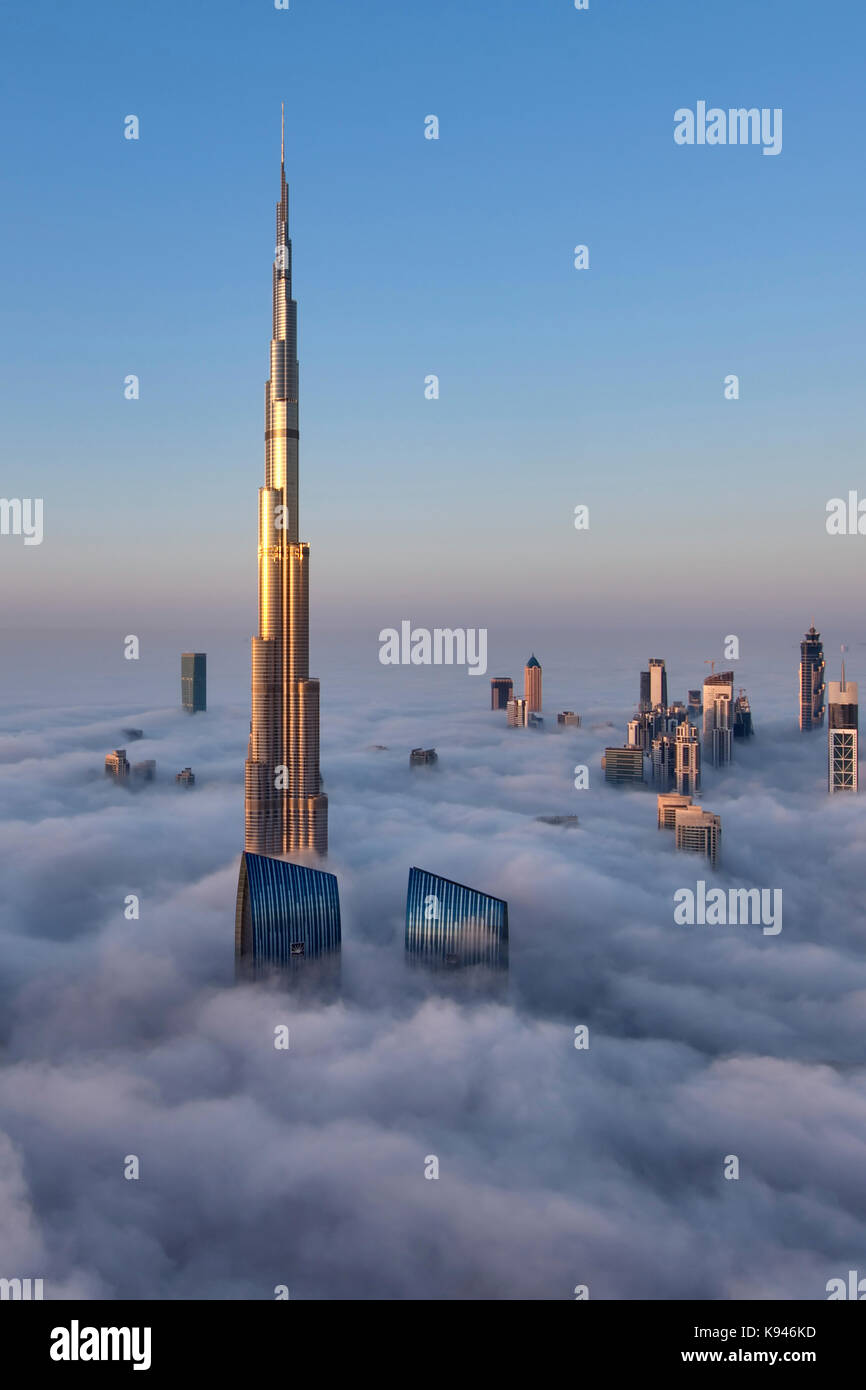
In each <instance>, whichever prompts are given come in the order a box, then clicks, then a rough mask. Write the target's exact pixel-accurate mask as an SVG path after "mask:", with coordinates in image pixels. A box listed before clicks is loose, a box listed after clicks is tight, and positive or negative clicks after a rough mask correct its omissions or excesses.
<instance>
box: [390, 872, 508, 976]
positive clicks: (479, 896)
mask: <svg viewBox="0 0 866 1390" xmlns="http://www.w3.org/2000/svg"><path fill="white" fill-rule="evenodd" d="M406 955H407V958H408V959H409V960H410V961H412V962H413V963H414V962H423V963H424V964H426V965H431V966H436V967H442V968H444V967H451V968H454V967H466V966H472V965H481V966H488V967H492V968H493V969H497V970H507V968H508V904H507V903H506V902H503V900H502V899H501V898H492V897H490V895H489V894H488V893H479V892H478V891H477V890H476V889H474V888H467V887H466V885H465V884H463V883H455V882H453V881H452V880H451V879H450V878H440V877H439V875H438V874H431V873H428V872H427V870H426V869H417V868H411V869H410V870H409V888H408V892H407V894H406Z"/></svg>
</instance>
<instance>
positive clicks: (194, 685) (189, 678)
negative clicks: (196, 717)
mask: <svg viewBox="0 0 866 1390" xmlns="http://www.w3.org/2000/svg"><path fill="white" fill-rule="evenodd" d="M180 693H181V699H182V700H183V707H184V709H185V710H187V711H188V712H189V713H190V714H200V713H201V712H202V711H203V710H206V709H207V653H206V652H183V654H182V655H181V658H180Z"/></svg>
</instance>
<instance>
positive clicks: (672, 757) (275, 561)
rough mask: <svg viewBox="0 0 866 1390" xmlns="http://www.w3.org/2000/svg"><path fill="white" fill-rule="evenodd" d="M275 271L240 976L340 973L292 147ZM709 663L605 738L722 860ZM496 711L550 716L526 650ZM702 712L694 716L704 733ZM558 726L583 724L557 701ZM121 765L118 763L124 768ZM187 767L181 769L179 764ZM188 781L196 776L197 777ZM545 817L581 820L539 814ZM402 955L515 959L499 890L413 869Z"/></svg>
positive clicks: (849, 741) (841, 770) (622, 765)
mask: <svg viewBox="0 0 866 1390" xmlns="http://www.w3.org/2000/svg"><path fill="white" fill-rule="evenodd" d="M276 227H277V237H276V254H275V259H274V265H273V272H272V276H273V279H272V319H273V328H272V338H271V349H270V376H269V378H268V381H267V384H266V389H265V482H264V486H263V487H262V488H260V490H259V509H258V518H259V521H258V570H259V623H258V629H259V630H258V634H257V635H256V636H255V637H254V638H253V639H252V654H251V655H252V660H251V666H252V683H251V684H252V699H251V705H252V708H251V719H250V739H249V752H248V757H247V761H246V773H245V848H244V852H243V854H242V856H241V866H240V875H239V879H238V892H237V905H236V918H235V950H236V958H237V963H238V970H239V972H240V973H243V974H246V973H252V974H253V975H255V974H260V973H262V972H263V971H269V970H273V969H279V970H280V971H283V972H288V973H289V974H292V973H295V972H297V971H298V970H299V969H300V968H301V967H302V965H303V967H304V969H306V968H307V963H311V962H315V963H317V964H318V965H319V966H320V967H322V968H324V969H325V970H326V971H327V972H329V973H331V974H334V973H335V972H336V973H338V970H339V955H340V950H341V944H342V935H341V916H340V896H339V888H338V884H337V879H336V877H335V876H334V875H333V874H330V873H327V872H325V871H324V870H323V869H321V868H317V867H314V866H313V865H312V864H309V863H297V862H293V861H292V860H290V859H289V857H288V856H290V855H293V856H298V855H301V856H304V855H310V856H313V857H316V858H320V859H321V858H322V857H323V856H324V855H325V854H326V853H327V848H328V801H327V797H326V796H325V793H324V790H323V783H322V776H321V772H320V768H319V683H318V681H317V680H315V679H313V678H311V677H310V674H309V574H310V547H309V545H308V544H307V543H306V542H304V541H301V540H300V539H299V515H298V443H299V429H298V396H299V389H298V388H299V383H298V358H297V305H296V302H295V300H294V299H293V297H292V248H291V240H290V238H289V200H288V187H287V184H286V170H285V148H284V141H283V142H281V158H280V198H279V202H278V203H277V223H276ZM710 666H711V672H710V674H709V675H708V676H707V677H706V679H705V680H704V682H703V690H702V691H701V690H690V691H689V693H688V703H687V704H683V703H681V702H679V701H674V702H672V703H671V702H669V698H668V683H667V671H666V667H665V662H664V660H662V659H661V658H660V657H653V658H651V659H650V661H649V662H648V664H647V670H646V671H642V672H641V674H640V693H639V700H638V710H637V713H636V715H635V717H634V718H633V719H631V720H630V721H629V725H628V740H627V743H626V744H625V745H623V746H622V747H621V748H613V747H611V748H607V749H605V754H604V757H603V759H602V766H603V768H604V773H605V779H606V780H607V781H608V782H611V783H615V784H617V783H618V784H628V783H631V784H634V783H643V782H644V781H645V774H644V767H645V762H648V763H649V767H650V775H651V780H652V782H653V784H654V785H655V787H656V789H657V792H658V824H659V828H660V829H670V830H673V831H674V834H675V840H676V846H677V848H678V849H681V850H685V851H689V852H692V853H699V854H701V855H703V856H704V857H706V858H707V859H708V860H709V861H710V862H711V863H712V864H716V862H717V860H718V855H719V843H720V838H721V820H720V817H719V816H717V815H714V814H713V813H712V812H708V811H704V810H703V809H702V808H701V807H699V806H697V805H695V804H694V798H695V797H697V796H698V795H699V793H700V790H701V766H702V762H703V763H704V764H705V765H706V764H709V765H711V766H712V767H715V768H722V767H725V766H726V765H727V764H728V763H729V762H730V761H731V758H732V744H733V740H734V739H736V738H741V739H747V738H749V737H750V736H751V735H752V732H753V728H752V715H751V708H750V705H749V701H748V697H747V695H746V692H745V691H744V690H742V689H741V690H740V691H739V692H738V694H737V695H736V696H735V694H734V673H733V672H732V671H719V672H716V670H715V664H714V663H710ZM182 684H183V703H184V707H185V708H186V709H189V710H190V711H195V710H198V709H204V708H205V707H206V706H205V656H204V653H195V652H187V653H184V655H183V658H182ZM824 694H825V681H824V657H823V648H822V645H821V640H820V634H819V633H818V632H816V630H815V628H814V626H812V627H811V628H810V630H809V632H808V633H807V634H806V636H805V638H804V640H803V642H802V644H801V663H800V727H801V728H802V729H804V730H808V729H814V728H818V727H820V726H821V725H822V723H823V720H824V713H825V703H824ZM490 702H491V708H492V709H494V710H504V711H505V712H506V717H507V723H508V725H509V726H511V727H532V726H536V727H540V726H541V724H542V723H543V719H542V715H541V710H542V668H541V664H540V662H539V661H538V659H537V658H536V657H535V655H534V654H533V655H532V656H531V657H530V658H529V660H528V661H527V663H526V666H525V668H524V683H523V695H522V696H517V695H515V693H514V683H513V681H512V679H511V677H509V676H495V677H493V679H492V680H491V682H490ZM827 705H828V708H829V729H828V735H829V755H828V756H829V783H830V791H831V792H835V791H842V790H855V791H856V789H857V717H858V709H857V685H856V683H855V682H851V681H847V680H846V677H845V667H844V662H843V666H842V678H841V681H839V682H831V683H830V685H829V689H828V691H827ZM698 719H700V720H701V727H700V731H699V729H698V722H697V721H698ZM557 722H558V723H559V724H560V725H562V726H572V727H575V726H579V724H580V716H579V715H576V714H575V713H574V712H573V711H571V710H564V711H562V712H561V713H560V714H559V715H558V716H557ZM435 760H436V753H435V750H433V749H423V748H416V749H413V750H412V751H411V753H410V765H411V766H416V765H417V766H420V765H430V764H431V763H434V762H435ZM124 768H125V771H124ZM106 771H107V772H110V773H111V775H115V776H119V777H124V776H128V771H129V764H128V762H127V760H126V756H125V752H124V750H122V749H117V750H115V752H114V753H113V754H110V755H109V758H108V759H106ZM185 771H186V772H189V769H186V770H185ZM190 780H191V778H190ZM547 819H549V820H551V821H552V823H555V824H560V823H564V822H569V823H571V822H576V817H552V818H547ZM405 950H406V955H407V958H408V959H409V960H411V961H413V962H424V963H425V964H427V965H429V966H432V967H435V968H453V967H467V966H482V967H485V968H486V969H488V970H492V971H493V972H495V973H501V972H502V971H504V970H505V969H507V965H508V906H507V904H506V903H505V902H504V901H503V900H502V899H499V898H496V897H493V896H491V895H490V894H485V893H480V892H478V891H477V890H476V889H473V888H469V887H467V886H466V885H465V884H460V883H457V882H456V881H454V880H451V879H446V878H443V877H441V876H439V875H436V874H433V873H431V872H429V871H428V870H424V869H420V868H417V867H413V868H411V869H410V871H409V883H408V887H407V894H406V922H405Z"/></svg>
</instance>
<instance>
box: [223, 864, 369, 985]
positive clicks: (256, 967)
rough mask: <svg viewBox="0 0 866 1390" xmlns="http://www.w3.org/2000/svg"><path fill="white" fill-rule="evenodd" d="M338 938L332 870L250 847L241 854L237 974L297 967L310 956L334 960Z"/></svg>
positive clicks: (337, 896)
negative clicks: (276, 857) (306, 866)
mask: <svg viewBox="0 0 866 1390" xmlns="http://www.w3.org/2000/svg"><path fill="white" fill-rule="evenodd" d="M341 940H342V938H341V930H340V894H339V889H338V887H337V879H336V877H335V875H334V874H328V873H325V872H323V871H322V870H321V869H308V868H305V867H304V866H303V865H301V864H290V863H289V862H288V860H285V859H274V858H272V857H271V856H270V855H266V854H253V853H252V852H251V851H249V850H246V851H245V852H244V853H243V854H242V856H241V871H240V876H239V879H238V898H237V910H236V913H235V957H236V961H237V966H238V971H239V973H240V974H242V975H244V974H250V973H251V974H260V973H262V972H265V971H268V970H272V969H280V970H286V969H289V970H296V969H298V968H301V967H304V966H305V965H306V963H307V962H310V961H319V962H322V963H324V964H326V965H327V964H331V965H336V964H337V963H338V962H339V956H340V946H341Z"/></svg>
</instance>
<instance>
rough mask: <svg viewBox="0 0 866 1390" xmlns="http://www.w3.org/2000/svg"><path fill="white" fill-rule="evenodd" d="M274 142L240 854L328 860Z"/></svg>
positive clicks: (285, 240)
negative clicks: (255, 601) (267, 346)
mask: <svg viewBox="0 0 866 1390" xmlns="http://www.w3.org/2000/svg"><path fill="white" fill-rule="evenodd" d="M280 143H281V148H280V201H279V202H278V203H277V235H276V251H275V256H274V265H273V334H272V337H271V362H270V377H269V379H268V381H267V383H266V385H265V485H264V487H262V488H259V521H258V542H259V544H258V559H259V631H258V636H256V637H254V638H253V639H252V717H251V719H250V743H249V754H248V757H247V761H246V776H245V848H246V849H247V850H250V851H252V852H254V853H256V854H264V855H274V856H278V855H286V854H297V853H301V852H304V851H311V852H313V853H316V854H320V855H324V854H327V851H328V798H327V797H326V796H325V794H324V793H323V791H322V778H321V773H320V771H319V682H318V681H317V680H311V678H310V669H309V659H310V613H309V589H310V547H309V545H308V544H307V542H306V541H301V540H299V539H298V536H299V519H298V352H297V343H298V325H297V317H298V306H297V304H296V303H295V301H294V299H293V298H292V243H291V241H290V239H289V192H288V187H287V185H286V162H285V125H283V134H282V138H281V142H280Z"/></svg>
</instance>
